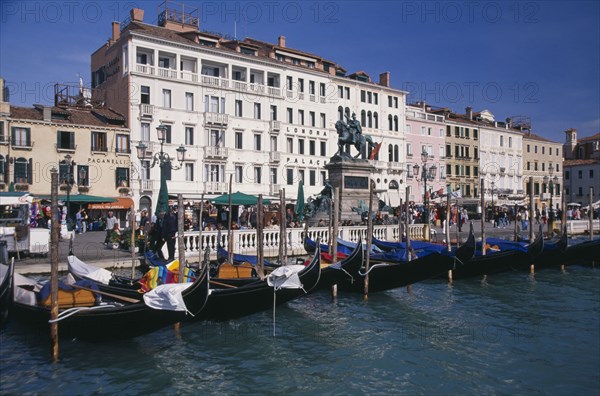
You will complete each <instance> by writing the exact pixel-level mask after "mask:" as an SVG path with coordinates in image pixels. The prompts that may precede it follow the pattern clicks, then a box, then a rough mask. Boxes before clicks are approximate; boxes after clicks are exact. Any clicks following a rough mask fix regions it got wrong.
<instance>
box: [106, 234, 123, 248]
mask: <svg viewBox="0 0 600 396" xmlns="http://www.w3.org/2000/svg"><path fill="white" fill-rule="evenodd" d="M108 242H109V243H110V244H111V245H112V248H113V249H118V248H119V244H120V243H121V235H119V233H118V232H116V231H111V232H110V236H109V237H108Z"/></svg>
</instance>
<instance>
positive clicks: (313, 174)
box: [308, 170, 317, 186]
mask: <svg viewBox="0 0 600 396" xmlns="http://www.w3.org/2000/svg"><path fill="white" fill-rule="evenodd" d="M308 184H309V185H311V186H314V185H316V184H317V171H315V170H310V171H308Z"/></svg>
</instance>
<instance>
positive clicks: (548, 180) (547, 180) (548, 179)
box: [544, 164, 558, 234]
mask: <svg viewBox="0 0 600 396" xmlns="http://www.w3.org/2000/svg"><path fill="white" fill-rule="evenodd" d="M548 173H549V174H550V176H548V175H546V176H544V184H546V185H548V188H549V189H550V213H549V214H548V234H551V233H552V230H553V228H552V226H553V223H554V208H553V206H552V205H553V203H552V200H553V198H554V186H555V185H557V184H558V176H554V177H552V175H553V174H554V166H553V165H552V164H550V166H549V167H548Z"/></svg>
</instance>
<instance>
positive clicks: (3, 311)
mask: <svg viewBox="0 0 600 396" xmlns="http://www.w3.org/2000/svg"><path fill="white" fill-rule="evenodd" d="M14 271H15V261H14V260H10V264H9V265H4V264H0V279H1V280H2V281H1V283H0V329H1V328H3V327H4V324H5V323H6V320H7V318H8V314H9V311H10V306H11V304H12V296H13V285H14V282H13V274H14Z"/></svg>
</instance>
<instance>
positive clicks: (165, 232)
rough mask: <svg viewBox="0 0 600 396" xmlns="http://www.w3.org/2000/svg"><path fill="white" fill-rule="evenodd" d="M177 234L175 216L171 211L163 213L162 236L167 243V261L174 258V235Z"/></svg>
mask: <svg viewBox="0 0 600 396" xmlns="http://www.w3.org/2000/svg"><path fill="white" fill-rule="evenodd" d="M176 234H177V216H176V215H175V213H174V212H173V211H169V212H168V213H167V214H165V217H164V218H163V222H162V238H163V241H165V243H166V244H167V251H168V252H169V257H168V258H167V261H173V260H175V235H176Z"/></svg>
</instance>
